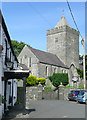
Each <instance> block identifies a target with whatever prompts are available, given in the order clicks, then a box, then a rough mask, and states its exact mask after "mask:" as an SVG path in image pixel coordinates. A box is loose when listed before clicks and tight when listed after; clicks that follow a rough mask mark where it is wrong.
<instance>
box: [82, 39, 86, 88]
mask: <svg viewBox="0 0 87 120" xmlns="http://www.w3.org/2000/svg"><path fill="white" fill-rule="evenodd" d="M81 43H82V45H83V78H84V90H85V88H86V85H85V84H86V81H85V78H86V77H85V44H84V38H82V40H81Z"/></svg>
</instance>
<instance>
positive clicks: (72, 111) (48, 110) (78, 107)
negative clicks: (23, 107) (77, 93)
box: [29, 100, 85, 118]
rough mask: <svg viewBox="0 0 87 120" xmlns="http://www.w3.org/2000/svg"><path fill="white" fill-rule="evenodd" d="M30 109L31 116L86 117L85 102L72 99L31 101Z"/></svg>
mask: <svg viewBox="0 0 87 120" xmlns="http://www.w3.org/2000/svg"><path fill="white" fill-rule="evenodd" d="M30 109H31V110H32V112H31V113H30V115H29V117H30V118H85V104H77V103H76V102H71V101H57V100H50V101H49V100H45V101H44V100H43V101H30ZM34 109H35V111H33V110H34Z"/></svg>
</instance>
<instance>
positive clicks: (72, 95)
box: [68, 90, 80, 101]
mask: <svg viewBox="0 0 87 120" xmlns="http://www.w3.org/2000/svg"><path fill="white" fill-rule="evenodd" d="M79 92H80V90H71V91H70V93H69V94H68V99H69V100H74V101H76V100H77V96H78V94H79Z"/></svg>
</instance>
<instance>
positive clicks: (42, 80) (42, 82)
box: [37, 78, 46, 85]
mask: <svg viewBox="0 0 87 120" xmlns="http://www.w3.org/2000/svg"><path fill="white" fill-rule="evenodd" d="M37 81H38V83H39V82H40V83H41V85H45V83H46V79H45V78H37Z"/></svg>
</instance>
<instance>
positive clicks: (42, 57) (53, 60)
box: [29, 47, 68, 68]
mask: <svg viewBox="0 0 87 120" xmlns="http://www.w3.org/2000/svg"><path fill="white" fill-rule="evenodd" d="M29 49H30V50H31V51H32V52H33V54H34V55H35V56H36V57H37V58H38V59H39V61H40V63H45V64H50V65H54V66H58V67H63V68H68V67H67V66H66V65H65V64H64V63H63V62H62V61H61V60H60V59H59V58H58V57H57V56H56V55H54V54H52V53H48V52H44V51H41V50H37V49H34V48H31V47H29Z"/></svg>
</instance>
